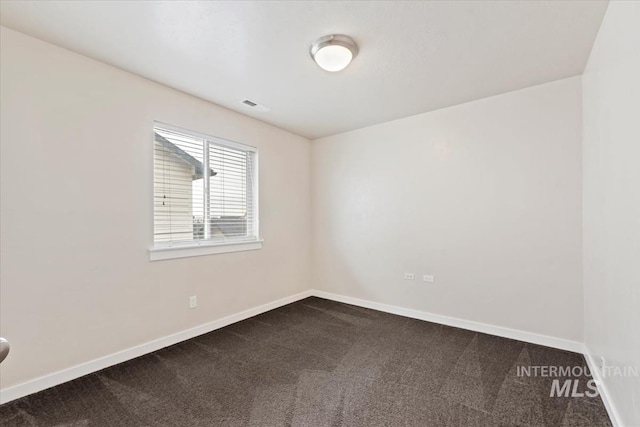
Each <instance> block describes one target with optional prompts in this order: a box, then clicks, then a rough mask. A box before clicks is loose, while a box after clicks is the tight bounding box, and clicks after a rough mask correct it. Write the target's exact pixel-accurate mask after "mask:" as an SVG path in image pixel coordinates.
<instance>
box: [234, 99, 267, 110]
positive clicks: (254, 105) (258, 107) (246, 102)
mask: <svg viewBox="0 0 640 427" xmlns="http://www.w3.org/2000/svg"><path fill="white" fill-rule="evenodd" d="M240 103H241V104H244V105H245V106H246V107H249V108H251V109H252V110H254V111H269V110H271V108H269V107H267V106H266V105H262V104H258V103H257V102H253V101H252V100H250V99H245V100H244V101H241V102H240Z"/></svg>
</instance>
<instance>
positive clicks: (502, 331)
mask: <svg viewBox="0 0 640 427" xmlns="http://www.w3.org/2000/svg"><path fill="white" fill-rule="evenodd" d="M312 295H313V296H316V297H320V298H325V299H330V300H333V301H338V302H343V303H345V304H352V305H357V306H358V307H364V308H371V309H373V310H378V311H384V312H385V313H391V314H398V315H400V316H404V317H411V318H413V319H419V320H426V321H427V322H433V323H440V324H442V325H447V326H453V327H456V328H461V329H468V330H470V331H475V332H482V333H485V334H490V335H497V336H499V337H504V338H510V339H514V340H519V341H525V342H529V343H532V344H539V345H544V346H546V347H553V348H558V349H560V350H568V351H573V352H576V353H582V352H583V350H584V346H583V345H582V343H580V342H577V341H570V340H566V339H563V338H556V337H550V336H547V335H540V334H536V333H533V332H525V331H520V330H517V329H510V328H504V327H502V326H495V325H488V324H486V323H480V322H474V321H471V320H464V319H457V318H455V317H448V316H442V315H440V314H433V313H429V312H426V311H420V310H413V309H410V308H403V307H397V306H395V305H389V304H383V303H379V302H374V301H368V300H363V299H360V298H353V297H348V296H345V295H339V294H334V293H331V292H325V291H318V290H313V291H312Z"/></svg>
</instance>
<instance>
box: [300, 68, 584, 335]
mask: <svg viewBox="0 0 640 427" xmlns="http://www.w3.org/2000/svg"><path fill="white" fill-rule="evenodd" d="M581 162H582V159H581V89H580V77H573V78H569V79H565V80H560V81H556V82H553V83H548V84H544V85H541V86H536V87H532V88H528V89H524V90H519V91H516V92H511V93H507V94H503V95H499V96H495V97H491V98H487V99H483V100H479V101H475V102H471V103H468V104H463V105H458V106H455V107H451V108H447V109H443V110H439V111H435V112H430V113H425V114H421V115H417V116H413V117H409V118H405V119H400V120H396V121H392V122H388V123H384V124H380V125H376V126H371V127H368V128H364V129H360V130H356V131H352V132H347V133H343V134H339V135H335V136H331V137H327V138H322V139H318V140H315V141H313V143H312V189H313V190H312V195H313V202H312V203H313V213H314V225H313V230H314V248H313V264H312V278H313V281H314V286H315V287H316V289H321V290H324V291H329V292H334V293H338V294H343V295H348V296H352V297H357V298H362V299H367V300H371V301H375V302H381V303H386V304H392V305H397V306H400V307H405V308H411V309H417V310H422V311H427V312H431V313H435V314H440V315H446V316H451V317H456V318H460V319H466V320H472V321H477V322H483V323H487V324H491V325H497V326H502V327H508V328H513V329H518V330H522V331H526V332H532V333H537V334H544V335H548V336H553V337H557V338H562V339H568V340H573V341H582V287H581V272H582V265H581V244H582V241H581V203H582V200H581V191H582V189H581V174H582V169H581ZM403 272H413V273H415V274H416V280H415V281H406V280H402V274H403ZM425 273H426V274H433V275H435V279H436V282H435V283H434V284H428V283H424V282H422V281H421V280H420V279H421V278H422V275H423V274H425Z"/></svg>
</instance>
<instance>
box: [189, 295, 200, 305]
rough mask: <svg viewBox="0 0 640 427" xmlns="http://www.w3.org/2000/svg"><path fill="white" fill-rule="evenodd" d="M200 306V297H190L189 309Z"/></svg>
mask: <svg viewBox="0 0 640 427" xmlns="http://www.w3.org/2000/svg"><path fill="white" fill-rule="evenodd" d="M197 306H198V297H197V296H195V295H194V296H192V297H189V308H196V307H197Z"/></svg>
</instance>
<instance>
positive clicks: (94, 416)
mask: <svg viewBox="0 0 640 427" xmlns="http://www.w3.org/2000/svg"><path fill="white" fill-rule="evenodd" d="M528 365H538V366H541V365H556V366H583V365H585V361H584V359H583V358H582V356H581V355H579V354H575V353H570V352H565V351H560V350H555V349H551V348H547V347H541V346H537V345H532V344H525V343H523V342H519V341H513V340H509V339H505V338H498V337H495V336H491V335H485V334H480V333H475V332H470V331H466V330H463V329H457V328H451V327H447V326H442V325H438V324H434V323H429V322H422V321H419V320H413V319H408V318H405V317H400V316H395V315H391V314H386V313H381V312H377V311H373V310H368V309H364V308H359V307H354V306H350V305H346V304H341V303H336V302H333V301H328V300H324V299H320V298H308V299H305V300H303V301H299V302H297V303H294V304H290V305H287V306H285V307H281V308H279V309H276V310H273V311H270V312H268V313H265V314H262V315H259V316H256V317H253V318H251V319H248V320H245V321H243V322H239V323H236V324H234V325H231V326H228V327H226V328H223V329H220V330H217V331H214V332H211V333H209V334H206V335H202V336H200V337H197V338H194V339H192V340H189V341H185V342H183V343H180V344H177V345H174V346H172V347H168V348H165V349H162V350H160V351H157V352H155V353H152V354H149V355H146V356H143V357H140V358H137V359H134V360H131V361H129V362H125V363H122V364H120V365H117V366H113V367H111V368H108V369H105V370H103V371H100V372H97V373H95V374H91V375H87V376H85V377H82V378H79V379H77V380H75V381H71V382H69V383H66V384H62V385H60V386H57V387H54V388H51V389H49V390H45V391H43V392H40V393H37V394H34V395H31V396H28V397H26V398H23V399H19V400H16V401H13V402H10V403H8V404H6V405H3V406H1V407H0V420H1V424H2V425H3V426H289V425H292V426H366V427H371V426H438V427H439V426H511V425H518V426H607V425H610V423H609V420H608V418H607V416H606V412H605V409H604V407H603V405H602V402H601V400H600V398H597V397H596V398H587V397H584V398H575V397H573V398H572V397H562V398H550V397H549V392H550V388H551V379H550V378H540V377H537V378H523V377H518V376H517V375H516V367H517V366H528ZM586 380H587V378H582V379H581V381H580V384H581V389H582V390H584V389H586Z"/></svg>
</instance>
